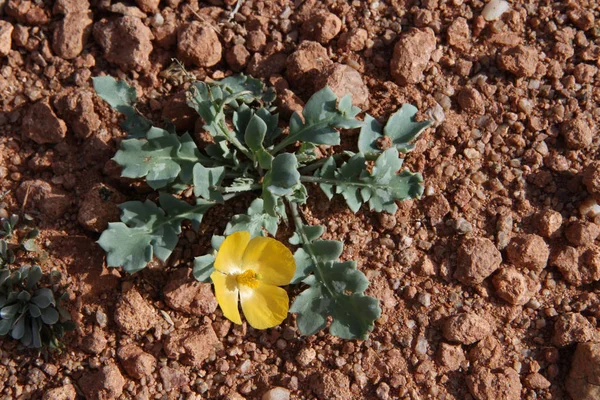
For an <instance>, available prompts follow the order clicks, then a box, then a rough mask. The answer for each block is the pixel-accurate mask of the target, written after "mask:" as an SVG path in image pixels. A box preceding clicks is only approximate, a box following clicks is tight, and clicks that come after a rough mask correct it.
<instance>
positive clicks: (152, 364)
mask: <svg viewBox="0 0 600 400" xmlns="http://www.w3.org/2000/svg"><path fill="white" fill-rule="evenodd" d="M117 356H118V357H119V360H120V361H121V365H122V366H123V368H124V369H125V371H126V372H127V374H128V375H129V376H131V377H132V378H135V379H142V378H143V377H149V376H151V375H152V372H154V370H155V369H156V358H154V356H153V355H152V354H148V353H146V352H145V351H144V350H142V349H141V348H140V347H138V346H136V345H135V344H127V345H125V346H121V347H119V350H118V351H117Z"/></svg>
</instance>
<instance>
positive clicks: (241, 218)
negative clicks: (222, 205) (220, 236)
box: [225, 198, 279, 237]
mask: <svg viewBox="0 0 600 400" xmlns="http://www.w3.org/2000/svg"><path fill="white" fill-rule="evenodd" d="M278 225H279V218H278V217H273V216H271V215H269V214H268V213H266V212H265V208H264V201H263V199H260V198H259V199H255V200H254V201H253V202H252V203H251V204H250V207H248V212H247V214H238V215H234V216H233V218H232V219H231V221H230V222H229V223H228V224H227V227H226V228H225V235H226V236H229V235H231V234H232V233H234V232H238V231H248V232H250V235H251V236H252V237H255V236H265V231H264V230H266V231H267V232H268V233H270V234H271V235H272V236H275V235H276V234H277V226H278ZM263 229H264V230H263Z"/></svg>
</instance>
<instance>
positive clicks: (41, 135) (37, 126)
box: [21, 100, 67, 144]
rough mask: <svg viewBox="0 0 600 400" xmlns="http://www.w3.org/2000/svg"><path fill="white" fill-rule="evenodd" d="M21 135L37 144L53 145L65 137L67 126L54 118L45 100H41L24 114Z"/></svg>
mask: <svg viewBox="0 0 600 400" xmlns="http://www.w3.org/2000/svg"><path fill="white" fill-rule="evenodd" d="M21 133H22V135H23V137H25V138H27V139H30V140H33V141H34V142H36V143H37V144H55V143H59V142H60V141H62V140H63V139H64V138H65V136H66V135H67V125H66V124H65V121H63V120H62V119H60V118H58V117H57V116H56V114H55V113H54V110H53V109H52V107H51V106H50V103H49V102H48V101H47V100H41V101H38V102H37V103H34V104H33V105H31V106H29V108H28V109H27V111H26V112H25V116H24V117H23V123H22V124H21Z"/></svg>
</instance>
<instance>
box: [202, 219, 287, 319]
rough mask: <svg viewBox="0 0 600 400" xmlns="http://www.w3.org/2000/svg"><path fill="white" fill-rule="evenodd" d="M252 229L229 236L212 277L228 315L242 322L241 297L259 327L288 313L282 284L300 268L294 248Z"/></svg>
mask: <svg viewBox="0 0 600 400" xmlns="http://www.w3.org/2000/svg"><path fill="white" fill-rule="evenodd" d="M250 237H251V236H250V232H245V231H242V232H235V233H233V234H231V235H229V236H227V238H226V239H225V241H224V242H223V244H221V247H220V248H219V252H218V253H217V257H216V259H215V264H214V265H215V271H214V272H213V273H212V274H211V276H210V277H211V279H212V281H213V284H214V286H215V295H216V297H217V301H218V302H219V305H220V306H221V310H222V311H223V314H224V315H225V317H227V319H229V320H231V321H232V322H234V323H236V324H241V323H242V319H241V317H240V312H239V309H238V300H239V302H240V303H241V305H242V311H243V312H244V316H245V317H246V320H247V321H248V323H249V324H250V325H251V326H252V327H253V328H255V329H267V328H272V327H274V326H277V325H279V324H280V323H281V322H282V321H283V320H284V319H285V317H286V316H287V314H288V310H289V298H288V295H287V292H286V291H285V290H284V289H282V288H280V287H279V286H285V285H288V284H289V283H290V281H291V280H292V278H293V276H294V273H295V272H296V262H295V261H294V257H293V256H292V253H291V251H290V250H289V249H288V248H287V247H286V246H285V245H283V244H282V243H281V242H278V241H277V240H275V239H272V238H267V237H262V236H257V237H255V238H253V239H251V238H250Z"/></svg>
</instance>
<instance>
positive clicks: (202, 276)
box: [192, 254, 215, 282]
mask: <svg viewBox="0 0 600 400" xmlns="http://www.w3.org/2000/svg"><path fill="white" fill-rule="evenodd" d="M214 263H215V256H213V255H212V254H206V255H203V256H199V257H196V258H194V268H193V269H192V272H193V274H194V278H196V280H197V281H199V282H210V275H211V274H212V273H213V271H214V270H215V266H214Z"/></svg>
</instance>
